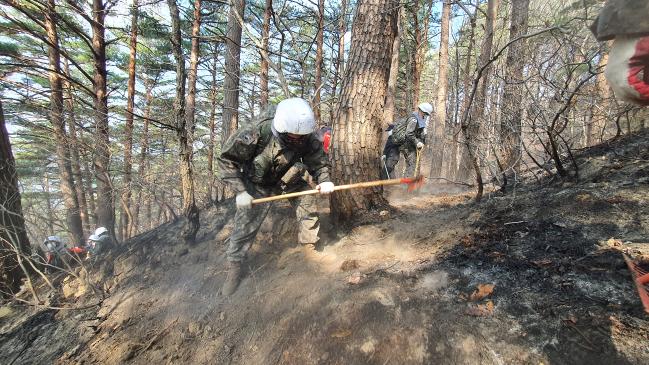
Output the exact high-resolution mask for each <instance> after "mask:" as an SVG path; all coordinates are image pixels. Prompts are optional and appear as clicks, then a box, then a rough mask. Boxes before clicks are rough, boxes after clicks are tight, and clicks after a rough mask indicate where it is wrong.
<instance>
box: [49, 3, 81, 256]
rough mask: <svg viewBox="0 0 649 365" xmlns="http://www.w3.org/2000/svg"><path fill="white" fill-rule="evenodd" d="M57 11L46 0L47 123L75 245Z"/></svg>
mask: <svg viewBox="0 0 649 365" xmlns="http://www.w3.org/2000/svg"><path fill="white" fill-rule="evenodd" d="M56 22H57V16H56V9H55V3H54V0H48V2H47V12H46V13H45V30H46V32H47V38H48V41H49V43H50V46H49V47H48V58H49V66H50V69H49V72H48V77H49V81H50V88H51V90H50V122H51V124H52V129H53V130H54V138H55V140H56V161H57V165H58V167H59V176H60V181H61V184H60V188H61V193H62V195H63V203H64V205H65V210H66V221H67V226H68V230H69V231H70V233H71V234H72V239H73V240H74V242H75V244H79V243H81V242H84V238H83V224H82V223H81V216H80V212H79V200H78V198H77V191H76V187H75V184H74V179H73V176H72V164H71V162H70V161H71V160H70V157H71V156H70V149H69V145H70V141H69V140H68V137H67V133H66V128H65V119H64V117H63V111H64V109H63V108H64V105H63V82H62V79H61V55H60V50H59V37H58V33H57V29H56Z"/></svg>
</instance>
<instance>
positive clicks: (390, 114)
mask: <svg viewBox="0 0 649 365" xmlns="http://www.w3.org/2000/svg"><path fill="white" fill-rule="evenodd" d="M403 12H404V6H402V5H401V6H399V15H398V20H397V35H396V36H395V37H394V40H393V41H392V57H391V60H390V78H389V79H388V88H387V89H386V91H385V106H384V107H383V127H384V128H387V127H388V125H389V124H390V123H393V122H394V120H395V111H396V108H395V102H394V101H395V98H396V94H397V80H398V78H399V50H400V49H401V37H402V33H403V32H402V31H403V27H402V26H401V22H402V20H403Z"/></svg>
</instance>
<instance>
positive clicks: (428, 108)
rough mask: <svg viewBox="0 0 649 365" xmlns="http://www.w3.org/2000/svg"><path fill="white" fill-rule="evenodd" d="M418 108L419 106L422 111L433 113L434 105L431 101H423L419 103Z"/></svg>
mask: <svg viewBox="0 0 649 365" xmlns="http://www.w3.org/2000/svg"><path fill="white" fill-rule="evenodd" d="M417 108H419V110H421V111H422V112H424V113H426V114H432V113H433V106H432V105H430V103H421V104H419V105H417Z"/></svg>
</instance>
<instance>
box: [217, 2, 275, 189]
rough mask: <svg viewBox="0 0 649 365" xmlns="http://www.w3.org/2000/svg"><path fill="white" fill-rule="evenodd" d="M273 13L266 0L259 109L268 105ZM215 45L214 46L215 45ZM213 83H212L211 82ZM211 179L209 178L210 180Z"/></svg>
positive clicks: (270, 3)
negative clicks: (271, 20)
mask: <svg viewBox="0 0 649 365" xmlns="http://www.w3.org/2000/svg"><path fill="white" fill-rule="evenodd" d="M272 14H273V0H266V7H265V8H264V23H263V25H262V31H261V50H260V52H261V70H260V82H259V84H260V89H261V90H260V95H259V99H260V104H261V109H262V110H263V109H265V108H266V107H267V106H268V39H269V38H270V18H271V16H272ZM215 47H216V46H215ZM212 85H214V83H212ZM215 99H216V98H215ZM210 181H211V180H210Z"/></svg>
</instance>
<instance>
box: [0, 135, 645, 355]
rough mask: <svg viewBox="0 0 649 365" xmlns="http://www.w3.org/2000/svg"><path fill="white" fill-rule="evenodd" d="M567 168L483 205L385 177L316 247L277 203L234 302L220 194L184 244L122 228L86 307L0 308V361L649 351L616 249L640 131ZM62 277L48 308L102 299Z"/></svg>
mask: <svg viewBox="0 0 649 365" xmlns="http://www.w3.org/2000/svg"><path fill="white" fill-rule="evenodd" d="M578 164H579V167H580V178H579V179H578V180H576V181H572V182H558V181H554V182H552V181H547V179H543V180H541V181H527V182H526V183H524V184H521V185H519V186H518V187H517V189H516V190H515V191H514V192H512V193H509V194H501V193H491V194H489V195H487V196H485V199H484V200H483V202H481V203H478V204H476V203H473V202H472V201H471V197H472V193H469V192H465V191H461V190H458V188H457V187H453V186H443V185H439V186H432V185H428V186H424V188H423V189H421V190H419V191H417V192H415V193H407V192H406V191H405V190H403V189H402V188H401V187H399V188H397V189H392V190H389V191H388V195H389V200H390V202H391V204H392V205H393V206H394V207H395V208H396V209H395V210H394V212H392V213H388V214H386V215H383V216H382V217H381V221H377V222H375V223H373V224H367V225H363V226H359V227H356V228H354V229H352V230H351V231H350V232H347V233H345V234H339V235H337V236H335V235H333V234H331V233H330V234H329V236H330V238H329V239H328V240H327V242H326V243H325V244H321V245H319V246H318V247H317V248H316V250H312V249H309V248H308V247H302V246H300V245H297V244H296V243H295V241H296V240H295V230H294V227H295V224H294V223H293V221H292V220H291V219H290V215H291V211H290V208H289V207H288V205H281V204H280V205H277V206H276V207H275V208H273V213H272V214H271V216H270V217H269V218H267V220H266V222H265V223H264V226H263V227H262V231H261V232H260V234H259V235H258V239H257V241H256V243H255V244H254V245H253V247H252V249H251V251H250V255H249V261H248V262H247V270H246V278H245V280H244V281H243V282H242V284H241V286H240V287H239V289H238V290H237V292H235V294H234V295H233V296H232V297H230V298H224V297H222V296H220V295H219V294H218V293H219V289H220V287H221V285H222V282H223V280H224V278H225V267H226V266H225V261H224V251H225V245H224V239H225V238H226V237H227V236H228V233H229V232H230V231H231V229H232V225H231V218H232V216H233V205H234V204H233V202H226V204H222V205H219V206H216V207H213V208H210V209H208V210H205V211H203V212H202V214H201V227H202V228H201V231H200V233H199V242H198V243H197V245H196V246H194V247H191V248H189V249H188V248H187V247H186V246H185V245H184V244H181V243H180V238H179V232H180V226H181V225H182V224H183V223H182V222H180V221H179V222H173V223H169V224H166V225H163V226H161V227H159V228H157V229H155V230H153V231H150V232H148V233H145V234H142V235H140V236H138V237H136V238H134V239H132V240H130V241H129V242H128V245H127V246H126V247H125V248H124V249H123V250H122V252H121V253H120V254H119V255H117V254H116V256H115V257H114V276H113V278H112V279H110V280H108V281H107V282H106V283H105V288H106V289H107V290H108V294H107V295H106V298H105V299H104V300H103V301H102V302H101V304H100V305H99V306H91V307H90V308H87V309H81V310H79V309H77V310H55V309H34V308H25V307H18V306H15V305H14V306H13V307H7V306H5V307H2V308H0V363H2V364H32V363H34V364H45V363H56V364H91V363H101V364H118V363H126V362H128V363H135V364H163V363H197V364H207V363H209V364H316V363H317V364H435V363H443V364H445V363H454V364H455V363H457V364H541V363H542V364H649V315H647V314H646V313H644V312H643V310H642V307H641V304H640V300H639V298H638V294H637V292H636V289H635V287H634V285H633V283H632V280H631V275H630V272H629V270H628V269H627V267H626V265H625V263H624V261H623V259H622V256H621V254H620V251H621V250H627V249H631V248H632V249H631V250H630V251H631V252H632V253H633V252H635V251H636V250H637V249H640V250H641V251H642V250H644V249H646V248H647V247H648V246H649V243H647V242H649V204H648V203H647V202H648V201H649V131H646V132H643V133H639V134H636V135H634V136H628V137H625V138H623V139H620V140H618V141H615V142H611V143H608V144H604V145H601V146H597V147H594V148H591V149H589V150H586V151H582V152H581V153H579V154H578ZM643 243H644V245H643ZM645 252H647V251H646V250H645ZM636 253H637V252H636ZM93 272H94V271H93ZM73 282H74V280H70V279H66V282H65V285H66V286H67V288H68V290H67V291H66V294H67V295H68V296H69V297H68V298H67V299H66V298H63V297H62V298H61V299H60V300H59V302H60V303H59V305H68V306H69V305H75V306H77V307H83V306H86V305H91V304H93V303H96V302H97V298H96V296H93V295H89V294H85V295H81V296H80V297H79V298H77V299H74V293H75V291H74V287H73ZM71 287H72V289H70V288H71ZM77 290H78V289H77Z"/></svg>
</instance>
